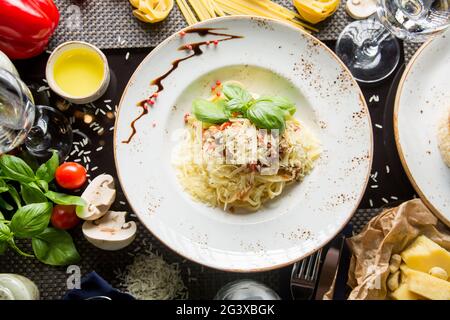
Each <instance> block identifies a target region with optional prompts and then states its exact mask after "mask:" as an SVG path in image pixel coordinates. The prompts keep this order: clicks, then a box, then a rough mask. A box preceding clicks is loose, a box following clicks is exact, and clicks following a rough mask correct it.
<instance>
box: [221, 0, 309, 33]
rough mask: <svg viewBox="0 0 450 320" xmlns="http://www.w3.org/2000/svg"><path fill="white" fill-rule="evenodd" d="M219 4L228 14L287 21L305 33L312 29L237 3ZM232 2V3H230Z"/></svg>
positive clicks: (223, 2)
mask: <svg viewBox="0 0 450 320" xmlns="http://www.w3.org/2000/svg"><path fill="white" fill-rule="evenodd" d="M215 1H216V2H217V3H219V4H220V5H221V8H222V9H223V10H224V11H225V12H226V13H228V14H231V15H233V14H234V15H239V14H244V15H258V16H261V17H268V18H273V19H278V20H282V21H285V22H286V23H288V24H290V25H292V26H294V27H296V28H300V29H303V30H305V31H307V32H308V30H306V29H305V28H309V29H311V27H310V26H308V25H307V24H304V23H302V22H300V21H295V20H286V19H282V18H281V19H280V17H279V16H276V15H275V14H270V15H269V14H267V13H266V14H264V13H262V12H261V11H259V12H258V13H255V12H254V11H252V10H251V9H248V8H245V7H243V6H239V5H236V4H235V3H233V4H234V6H233V4H230V3H229V2H228V1H230V0H215ZM230 2H231V1H230Z"/></svg>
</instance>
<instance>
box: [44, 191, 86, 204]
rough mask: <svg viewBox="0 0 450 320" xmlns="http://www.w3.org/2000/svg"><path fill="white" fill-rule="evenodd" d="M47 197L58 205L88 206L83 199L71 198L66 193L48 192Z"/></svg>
mask: <svg viewBox="0 0 450 320" xmlns="http://www.w3.org/2000/svg"><path fill="white" fill-rule="evenodd" d="M45 196H46V197H47V198H49V199H50V200H51V201H53V202H54V203H57V204H64V205H76V206H85V205H86V201H84V200H83V199H82V198H81V197H78V196H70V195H68V194H65V193H59V192H54V191H47V192H46V193H45Z"/></svg>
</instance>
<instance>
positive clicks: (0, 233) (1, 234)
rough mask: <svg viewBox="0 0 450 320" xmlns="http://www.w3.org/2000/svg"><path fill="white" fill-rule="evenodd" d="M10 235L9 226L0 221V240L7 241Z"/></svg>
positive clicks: (11, 235)
mask: <svg viewBox="0 0 450 320" xmlns="http://www.w3.org/2000/svg"><path fill="white" fill-rule="evenodd" d="M12 237H13V234H12V232H11V230H10V229H9V227H8V226H7V225H6V224H5V223H4V222H0V241H8V240H9V239H11V238H12Z"/></svg>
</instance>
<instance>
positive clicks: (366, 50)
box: [358, 26, 391, 61]
mask: <svg viewBox="0 0 450 320" xmlns="http://www.w3.org/2000/svg"><path fill="white" fill-rule="evenodd" d="M390 35H391V33H390V31H389V30H388V29H386V28H385V27H383V26H380V28H379V29H378V30H377V33H376V34H375V35H374V36H373V37H372V38H371V39H367V40H366V41H364V42H363V43H362V45H361V47H360V48H359V50H358V51H359V53H358V56H359V57H360V58H363V60H366V61H368V60H373V59H374V58H375V57H376V56H377V55H378V54H379V52H380V45H381V43H382V42H383V41H384V40H386V39H387V38H388V37H389V36H390Z"/></svg>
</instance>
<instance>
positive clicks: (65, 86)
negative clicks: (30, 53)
mask: <svg viewBox="0 0 450 320" xmlns="http://www.w3.org/2000/svg"><path fill="white" fill-rule="evenodd" d="M45 75H46V78H47V81H48V84H49V86H50V88H51V89H52V90H53V91H54V92H56V93H57V94H58V95H60V96H61V97H63V98H65V99H66V100H68V101H71V102H73V103H77V104H82V103H89V102H92V101H95V100H97V99H98V98H100V97H101V96H102V95H103V94H104V93H105V91H106V89H107V88H108V84H109V80H110V73H109V67H108V61H107V59H106V57H105V55H104V54H103V53H102V52H101V51H100V50H99V49H98V48H96V47H95V46H93V45H91V44H89V43H86V42H82V41H69V42H65V43H63V44H61V45H59V46H58V47H57V48H56V49H55V50H54V51H53V52H52V54H51V55H50V57H49V59H48V62H47V67H46V70H45Z"/></svg>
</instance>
